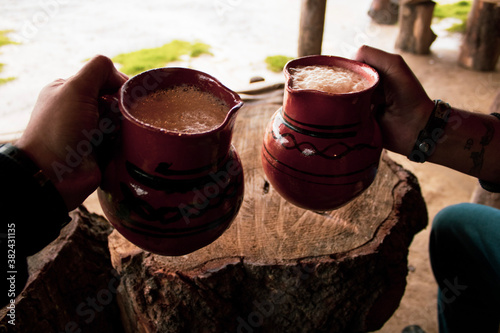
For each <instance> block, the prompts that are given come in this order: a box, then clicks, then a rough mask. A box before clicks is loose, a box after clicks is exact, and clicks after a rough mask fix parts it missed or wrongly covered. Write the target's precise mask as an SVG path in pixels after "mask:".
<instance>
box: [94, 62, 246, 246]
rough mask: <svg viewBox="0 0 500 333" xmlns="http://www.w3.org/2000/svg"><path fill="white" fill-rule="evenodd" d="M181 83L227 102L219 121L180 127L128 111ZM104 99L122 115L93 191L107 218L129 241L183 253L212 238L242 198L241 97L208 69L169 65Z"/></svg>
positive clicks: (234, 210) (223, 225) (137, 79)
mask: <svg viewBox="0 0 500 333" xmlns="http://www.w3.org/2000/svg"><path fill="white" fill-rule="evenodd" d="M183 85H185V86H194V87H196V88H198V89H199V90H200V91H204V92H209V93H210V94H212V95H213V96H215V97H217V98H219V99H220V100H222V101H224V103H225V104H226V105H227V114H226V116H225V118H224V121H223V122H222V123H221V124H220V125H219V126H217V127H216V128H214V129H212V130H208V131H205V132H198V133H182V132H178V131H172V130H167V129H164V128H159V127H155V126H152V125H150V124H148V123H145V122H143V121H141V120H139V119H137V118H136V117H134V116H133V115H132V114H131V112H130V110H131V106H132V105H133V104H134V102H135V101H136V100H138V99H139V98H142V97H144V96H146V95H148V94H150V93H152V92H156V91H159V90H162V89H163V90H165V89H169V88H172V87H175V86H183ZM106 99H107V100H108V104H109V103H114V104H115V105H118V107H117V108H115V109H118V110H119V111H115V113H114V114H113V112H110V110H109V109H110V106H109V105H108V107H107V109H108V110H107V113H106V114H107V115H109V116H110V117H115V118H119V119H120V121H119V123H120V128H119V130H118V131H117V133H116V135H117V138H115V140H114V144H115V147H114V148H113V149H111V151H113V152H114V153H113V155H112V156H111V157H110V158H108V163H107V165H106V166H105V167H104V170H103V179H102V183H101V186H100V188H99V189H98V196H99V201H100V203H101V207H102V208H103V211H104V214H105V215H106V217H107V218H108V220H109V221H110V223H111V224H112V225H113V226H114V227H115V228H116V230H117V231H118V232H120V233H121V234H122V235H123V236H124V237H125V238H127V239H128V240H129V241H130V242H132V243H134V244H135V245H137V246H139V247H141V248H143V249H144V250H147V251H150V252H153V253H157V254H161V255H183V254H186V253H190V252H193V251H195V250H197V249H200V248H202V247H204V246H206V245H208V244H210V243H211V242H213V241H214V240H216V239H217V238H218V237H219V236H220V235H221V234H222V233H223V232H224V231H225V230H226V229H227V228H228V227H229V225H230V224H231V222H232V221H233V219H234V218H235V216H236V214H237V213H238V211H239V208H240V206H241V203H242V201H243V191H244V182H243V170H242V166H241V161H240V159H239V157H238V154H237V153H236V151H235V149H234V147H233V146H232V145H231V138H232V132H233V126H234V123H235V117H236V115H237V112H238V110H239V109H240V108H241V106H242V105H243V102H242V101H241V99H240V97H239V96H238V95H237V94H236V93H234V92H233V91H231V90H230V89H228V88H227V87H225V86H224V85H222V84H221V83H220V82H219V81H218V80H217V79H215V78H213V77H212V76H210V75H208V74H206V73H203V72H200V71H196V70H192V69H187V68H175V67H170V68H159V69H154V70H150V71H146V72H144V73H141V74H138V75H137V76H135V77H133V78H131V79H130V80H128V81H127V82H126V83H125V84H124V85H123V86H122V87H121V89H120V91H119V93H118V95H117V96H107V97H106ZM116 116H117V117H116ZM107 151H110V149H108V150H107Z"/></svg>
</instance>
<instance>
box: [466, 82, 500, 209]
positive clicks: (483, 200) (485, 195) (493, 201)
mask: <svg viewBox="0 0 500 333" xmlns="http://www.w3.org/2000/svg"><path fill="white" fill-rule="evenodd" d="M493 112H497V113H500V90H499V91H498V94H497V96H496V97H495V100H494V101H493V103H492V104H491V107H490V113H493ZM471 201H472V202H474V203H478V204H481V205H486V206H490V207H494V208H497V209H500V193H492V192H488V191H486V190H485V189H483V188H482V187H481V185H477V186H476V189H475V190H474V192H473V193H472V198H471Z"/></svg>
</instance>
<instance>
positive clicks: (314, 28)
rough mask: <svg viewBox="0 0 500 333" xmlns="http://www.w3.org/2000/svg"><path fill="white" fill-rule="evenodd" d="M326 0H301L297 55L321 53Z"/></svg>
mask: <svg viewBox="0 0 500 333" xmlns="http://www.w3.org/2000/svg"><path fill="white" fill-rule="evenodd" d="M325 10H326V0H302V8H301V11H300V30H299V49H298V55H299V57H303V56H306V55H316V54H321V44H322V43H323V28H324V25H325Z"/></svg>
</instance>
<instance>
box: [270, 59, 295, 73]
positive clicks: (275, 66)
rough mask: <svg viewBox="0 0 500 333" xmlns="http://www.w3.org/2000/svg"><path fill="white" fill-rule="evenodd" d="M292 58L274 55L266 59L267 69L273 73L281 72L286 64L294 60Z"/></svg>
mask: <svg viewBox="0 0 500 333" xmlns="http://www.w3.org/2000/svg"><path fill="white" fill-rule="evenodd" d="M292 59H293V58H292V57H287V56H284V55H274V56H269V57H267V58H266V64H267V68H268V69H269V70H271V71H273V72H277V73H278V72H281V71H282V70H283V67H285V65H286V63H287V62H289V61H290V60H292Z"/></svg>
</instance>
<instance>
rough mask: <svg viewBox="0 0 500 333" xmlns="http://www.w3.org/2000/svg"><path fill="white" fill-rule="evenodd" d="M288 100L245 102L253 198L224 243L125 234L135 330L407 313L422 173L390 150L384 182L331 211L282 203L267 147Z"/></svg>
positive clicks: (211, 328)
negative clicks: (140, 241) (265, 164)
mask: <svg viewBox="0 0 500 333" xmlns="http://www.w3.org/2000/svg"><path fill="white" fill-rule="evenodd" d="M278 108H279V104H268V103H260V104H251V105H246V106H244V107H243V108H242V109H241V111H240V114H239V115H238V118H237V123H236V126H235V132H234V137H233V143H234V145H235V147H236V149H237V151H238V153H239V155H240V157H241V160H242V163H243V167H244V173H245V186H246V188H245V199H244V202H243V204H242V207H241V210H240V212H239V214H238V216H237V218H236V220H235V221H234V222H233V224H232V226H231V227H230V228H229V229H228V230H227V231H226V232H225V233H224V234H223V235H222V236H221V237H220V238H219V239H218V240H216V241H215V242H214V243H212V244H210V245H208V246H206V247H205V248H203V249H200V250H198V251H196V252H193V253H191V254H188V255H184V256H180V257H166V256H159V255H154V254H151V253H148V252H145V251H143V250H141V249H139V248H137V247H136V246H134V245H133V244H131V243H130V242H128V241H127V240H126V239H124V238H123V237H122V236H121V235H120V234H119V233H117V232H116V231H114V232H113V233H112V234H111V235H110V237H109V247H110V253H111V259H112V264H113V266H114V268H115V269H116V270H117V271H118V272H119V274H120V275H121V284H120V287H119V289H118V290H119V291H118V295H119V297H118V301H119V306H120V308H121V312H122V318H124V323H123V324H124V327H125V329H126V331H128V332H254V331H255V332H256V331H269V332H364V331H370V330H375V329H378V328H379V327H381V326H382V325H383V323H384V322H385V321H386V320H387V319H388V318H389V317H390V316H391V315H392V313H393V312H394V310H395V309H396V308H397V306H398V304H399V301H400V299H401V297H402V295H403V292H404V288H405V285H406V274H407V253H408V246H409V244H410V242H411V240H412V238H413V236H414V234H415V233H417V232H418V231H419V230H421V229H422V228H424V227H425V226H426V224H427V211H426V207H425V203H424V201H423V199H422V196H421V193H420V189H419V187H418V183H417V180H416V179H415V177H414V176H412V175H411V174H410V173H409V172H407V171H405V170H404V169H402V168H401V167H400V166H399V165H397V164H396V163H394V162H393V161H392V160H390V159H389V158H388V157H387V156H385V155H384V156H383V158H382V160H381V163H380V168H379V172H378V175H377V177H376V179H375V182H374V183H373V184H372V186H371V187H369V188H368V189H367V190H366V191H365V192H364V193H363V194H362V195H361V196H360V197H358V198H357V199H355V200H354V201H352V202H350V203H349V204H347V205H346V206H344V207H342V208H340V209H338V210H335V211H331V212H312V211H306V210H303V209H300V208H297V207H295V206H293V205H291V204H289V203H288V202H286V201H285V200H284V199H282V198H281V197H280V196H279V194H278V193H277V192H275V191H274V189H273V187H272V186H271V185H270V184H269V183H268V182H267V180H266V178H265V175H264V173H263V170H262V166H261V160H260V149H261V142H262V137H263V134H264V132H263V131H264V127H265V125H266V123H267V121H268V120H269V118H270V117H271V115H272V114H273V113H274V112H275V111H276V110H277V109H278Z"/></svg>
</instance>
